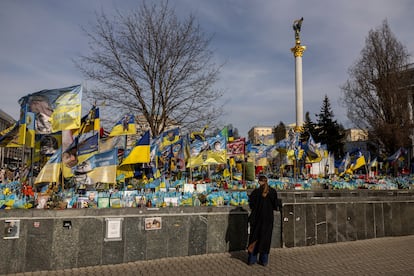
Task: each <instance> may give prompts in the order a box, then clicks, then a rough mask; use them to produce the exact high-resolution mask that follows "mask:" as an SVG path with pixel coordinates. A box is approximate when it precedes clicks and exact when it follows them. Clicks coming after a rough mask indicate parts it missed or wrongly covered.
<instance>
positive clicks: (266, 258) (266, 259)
mask: <svg viewBox="0 0 414 276" xmlns="http://www.w3.org/2000/svg"><path fill="white" fill-rule="evenodd" d="M268 263H269V254H260V257H259V264H260V265H262V266H267V264H268Z"/></svg>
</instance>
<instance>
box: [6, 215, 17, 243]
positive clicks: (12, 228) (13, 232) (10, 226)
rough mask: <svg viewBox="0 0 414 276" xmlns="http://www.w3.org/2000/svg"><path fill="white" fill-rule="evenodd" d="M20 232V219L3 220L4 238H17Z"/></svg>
mask: <svg viewBox="0 0 414 276" xmlns="http://www.w3.org/2000/svg"><path fill="white" fill-rule="evenodd" d="M19 234H20V220H15V219H11V220H5V221H4V237H3V239H5V240H10V239H18V238H19Z"/></svg>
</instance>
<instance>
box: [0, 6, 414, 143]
mask: <svg viewBox="0 0 414 276" xmlns="http://www.w3.org/2000/svg"><path fill="white" fill-rule="evenodd" d="M139 3H140V0H128V1H127V0H101V1H98V0H87V1H86V0H71V1H65V0H38V1H31V0H1V1H0V96H1V101H0V109H2V110H3V111H5V112H6V113H8V114H10V115H11V116H12V117H14V118H15V119H17V118H18V114H19V110H20V106H19V105H18V103H17V101H18V100H19V98H21V97H22V96H25V95H27V94H29V93H33V92H36V91H39V90H43V89H53V88H62V87H66V86H71V85H75V84H85V83H86V84H87V82H85V79H84V77H83V76H82V75H81V73H80V72H79V71H78V70H77V69H76V67H75V66H74V63H73V61H72V60H73V59H76V58H77V57H78V56H79V55H80V54H85V53H87V51H88V47H87V43H88V41H87V38H86V36H85V35H84V33H83V32H82V30H81V27H82V26H85V27H86V26H88V24H89V23H91V22H94V21H95V11H101V10H103V11H104V12H105V13H106V14H108V15H110V14H112V13H113V11H114V10H115V9H118V10H120V11H121V12H122V11H128V10H130V9H135V8H138V7H139ZM170 5H171V6H172V7H174V9H175V10H176V14H177V15H178V16H179V17H180V18H185V17H187V16H188V15H189V14H190V13H193V14H194V15H195V16H196V18H197V19H198V20H199V23H200V25H201V27H202V28H203V30H204V31H205V32H207V33H209V34H213V35H214V37H213V41H212V44H211V48H212V49H213V50H214V52H215V58H216V59H217V61H218V62H219V63H223V62H225V65H224V67H223V69H222V71H221V78H220V81H219V82H218V83H217V88H220V89H223V91H224V92H225V95H224V99H223V100H225V101H226V102H227V104H226V110H227V112H226V115H225V116H224V117H223V118H222V122H223V124H229V123H231V124H233V126H234V127H236V128H238V130H239V133H240V135H242V136H246V135H247V131H248V130H249V129H250V128H251V127H253V126H274V125H277V124H278V123H279V122H280V121H283V122H284V123H285V124H291V123H295V120H296V118H295V61H294V57H293V54H292V53H291V51H290V48H292V47H293V46H294V43H295V42H294V32H293V29H292V23H293V21H294V20H295V19H298V18H300V17H304V21H303V24H302V31H301V41H302V45H306V46H307V50H306V51H305V53H304V55H303V99H304V105H303V110H304V113H305V112H307V111H309V112H310V114H311V119H312V120H313V121H315V120H316V117H315V114H316V113H319V111H320V108H321V105H322V101H323V98H324V96H325V95H327V96H328V98H329V99H330V102H331V106H332V109H333V111H334V116H335V119H337V120H338V122H339V123H342V124H343V125H344V126H345V127H350V126H352V125H351V124H350V123H349V122H348V120H347V118H346V111H345V109H344V108H343V107H341V105H340V101H339V99H340V97H341V90H340V86H341V85H343V84H344V82H345V81H346V80H347V78H348V74H347V70H348V69H349V67H350V66H352V64H353V63H354V62H355V61H356V60H357V59H358V58H359V57H360V51H361V50H362V48H363V47H364V45H365V38H366V37H367V35H368V32H369V30H371V29H376V28H378V27H379V26H381V24H382V22H383V20H385V19H387V20H388V24H389V26H390V27H391V30H392V31H393V33H394V34H395V35H396V37H397V39H398V40H399V41H400V42H402V43H403V44H404V45H405V46H406V47H407V50H408V52H409V53H410V54H413V51H414V34H413V30H414V16H413V15H412V13H413V11H414V1H412V0H392V1H391V0H368V1H367V0H364V1H361V0H335V1H332V0H303V1H298V0H297V1H294V0H254V1H253V0H170Z"/></svg>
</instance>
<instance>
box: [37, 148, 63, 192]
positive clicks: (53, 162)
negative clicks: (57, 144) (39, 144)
mask: <svg viewBox="0 0 414 276" xmlns="http://www.w3.org/2000/svg"><path fill="white" fill-rule="evenodd" d="M61 163H62V148H59V150H57V151H56V152H55V154H53V155H52V157H50V159H49V160H48V161H47V163H46V164H45V165H44V167H43V168H42V170H41V171H40V173H39V174H38V175H37V177H36V180H35V184H39V183H43V182H55V183H58V182H59V176H60V171H61Z"/></svg>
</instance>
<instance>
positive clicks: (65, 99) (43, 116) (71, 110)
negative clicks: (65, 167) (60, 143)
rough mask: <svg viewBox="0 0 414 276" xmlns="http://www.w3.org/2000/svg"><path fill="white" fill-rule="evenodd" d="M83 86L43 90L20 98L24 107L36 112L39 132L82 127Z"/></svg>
mask: <svg viewBox="0 0 414 276" xmlns="http://www.w3.org/2000/svg"><path fill="white" fill-rule="evenodd" d="M81 98H82V86H81V85H75V86H71V87H65V88H59V89H50V90H42V91H39V92H35V93H32V94H29V95H27V96H24V97H22V98H20V100H19V104H20V106H21V108H22V109H24V108H25V107H26V106H27V108H28V110H27V111H28V112H33V113H34V114H35V131H36V133H37V134H50V133H52V132H57V131H59V130H65V129H76V128H79V127H80V119H81V111H82V110H81Z"/></svg>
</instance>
